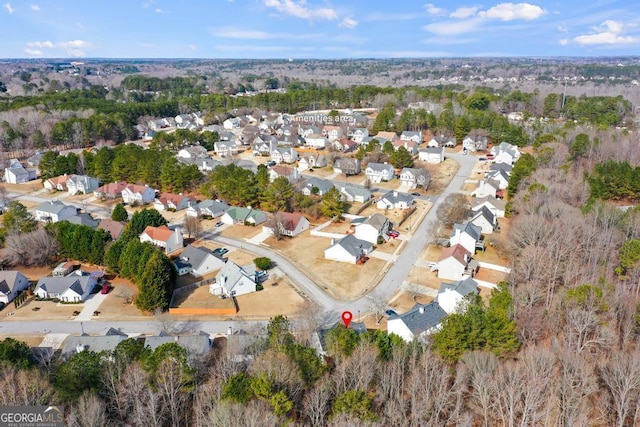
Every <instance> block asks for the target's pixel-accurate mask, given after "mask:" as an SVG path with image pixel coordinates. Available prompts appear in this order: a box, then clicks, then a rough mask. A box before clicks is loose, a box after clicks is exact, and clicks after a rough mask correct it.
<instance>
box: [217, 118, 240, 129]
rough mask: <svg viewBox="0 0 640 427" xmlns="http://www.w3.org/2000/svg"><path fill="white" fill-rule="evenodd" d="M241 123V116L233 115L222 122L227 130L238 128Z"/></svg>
mask: <svg viewBox="0 0 640 427" xmlns="http://www.w3.org/2000/svg"><path fill="white" fill-rule="evenodd" d="M241 124H242V120H241V119H240V118H239V117H232V118H230V119H227V120H225V121H224V122H222V126H223V127H224V128H225V129H227V130H231V129H238V128H239V127H240V125H241Z"/></svg>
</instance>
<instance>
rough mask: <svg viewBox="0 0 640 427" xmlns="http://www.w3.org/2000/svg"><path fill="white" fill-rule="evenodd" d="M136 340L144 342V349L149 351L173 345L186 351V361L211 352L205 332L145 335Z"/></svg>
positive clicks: (209, 341)
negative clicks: (164, 345) (165, 345)
mask: <svg viewBox="0 0 640 427" xmlns="http://www.w3.org/2000/svg"><path fill="white" fill-rule="evenodd" d="M138 339H140V340H144V347H145V348H148V349H149V350H151V351H154V350H155V349H156V348H158V347H160V346H161V345H163V344H167V343H175V344H178V345H179V346H180V347H182V348H184V349H185V350H186V351H187V360H193V359H194V358H196V357H197V358H200V357H202V356H205V355H207V354H209V352H210V351H211V338H210V337H209V334H207V333H205V332H202V331H201V332H199V333H197V334H189V335H182V334H181V335H165V334H162V333H161V334H160V335H146V336H144V337H139V338H138Z"/></svg>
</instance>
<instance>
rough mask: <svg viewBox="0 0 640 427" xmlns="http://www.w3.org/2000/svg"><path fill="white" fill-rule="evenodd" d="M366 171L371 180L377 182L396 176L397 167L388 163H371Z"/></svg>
mask: <svg viewBox="0 0 640 427" xmlns="http://www.w3.org/2000/svg"><path fill="white" fill-rule="evenodd" d="M364 173H365V175H366V176H367V179H368V180H369V181H371V182H372V183H376V184H377V183H380V182H386V181H390V180H392V179H393V178H395V169H394V168H393V166H391V165H390V164H388V163H369V164H368V165H367V167H366V169H365V170H364Z"/></svg>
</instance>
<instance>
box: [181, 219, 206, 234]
mask: <svg viewBox="0 0 640 427" xmlns="http://www.w3.org/2000/svg"><path fill="white" fill-rule="evenodd" d="M182 226H183V227H184V229H185V231H186V232H187V235H188V236H189V239H190V238H192V237H195V238H196V239H197V238H198V237H200V235H201V234H202V221H201V220H200V218H198V217H195V216H190V215H186V216H185V217H184V221H183V223H182Z"/></svg>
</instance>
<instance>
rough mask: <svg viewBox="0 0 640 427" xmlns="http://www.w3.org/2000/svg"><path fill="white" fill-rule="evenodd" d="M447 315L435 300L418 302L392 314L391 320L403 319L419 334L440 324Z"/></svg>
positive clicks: (413, 331) (410, 328)
mask: <svg viewBox="0 0 640 427" xmlns="http://www.w3.org/2000/svg"><path fill="white" fill-rule="evenodd" d="M421 309H422V310H421ZM421 311H422V312H421ZM445 317H447V313H446V312H445V311H444V310H443V309H442V307H440V304H438V303H437V302H435V301H434V302H431V303H429V304H416V305H414V306H413V308H412V309H411V310H409V311H407V312H405V313H402V314H392V315H391V316H389V320H394V319H401V320H402V321H403V322H404V324H405V325H407V328H409V330H410V331H411V333H412V334H413V335H414V336H417V335H420V334H421V333H423V332H425V331H428V330H429V329H431V328H434V327H436V326H438V325H439V324H440V323H441V322H442V319H444V318H445Z"/></svg>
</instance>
